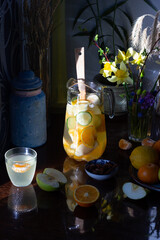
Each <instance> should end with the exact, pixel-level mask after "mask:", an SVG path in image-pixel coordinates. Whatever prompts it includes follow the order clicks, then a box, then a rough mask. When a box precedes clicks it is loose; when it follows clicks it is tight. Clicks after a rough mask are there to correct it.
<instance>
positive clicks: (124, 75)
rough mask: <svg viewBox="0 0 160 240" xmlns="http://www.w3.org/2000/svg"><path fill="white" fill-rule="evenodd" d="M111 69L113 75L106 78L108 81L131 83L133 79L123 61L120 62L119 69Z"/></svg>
mask: <svg viewBox="0 0 160 240" xmlns="http://www.w3.org/2000/svg"><path fill="white" fill-rule="evenodd" d="M112 70H113V72H114V76H112V77H111V78H108V81H110V82H117V85H119V84H122V83H124V82H126V83H128V84H133V79H131V78H130V76H129V72H128V69H127V67H126V65H125V63H124V62H123V61H122V62H121V63H120V69H119V68H114V69H112Z"/></svg>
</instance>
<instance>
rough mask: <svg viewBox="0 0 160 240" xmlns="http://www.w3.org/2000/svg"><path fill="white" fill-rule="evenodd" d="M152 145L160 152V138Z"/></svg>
mask: <svg viewBox="0 0 160 240" xmlns="http://www.w3.org/2000/svg"><path fill="white" fill-rule="evenodd" d="M152 147H153V148H154V149H155V150H157V151H158V152H159V153H160V140H157V141H156V142H155V143H154V144H153V146H152Z"/></svg>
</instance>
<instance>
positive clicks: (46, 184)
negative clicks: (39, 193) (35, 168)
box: [36, 168, 67, 192]
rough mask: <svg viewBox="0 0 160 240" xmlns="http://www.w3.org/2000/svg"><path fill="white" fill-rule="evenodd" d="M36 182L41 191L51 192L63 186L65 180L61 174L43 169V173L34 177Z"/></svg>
mask: <svg viewBox="0 0 160 240" xmlns="http://www.w3.org/2000/svg"><path fill="white" fill-rule="evenodd" d="M36 182H37V184H38V186H39V187H40V188H41V189H42V190H44V191H47V192H53V191H55V190H58V189H59V188H60V187H61V186H62V185H64V184H65V183H66V182H67V179H66V177H65V176H64V174H63V173H62V172H60V171H58V170H56V169H54V168H45V169H44V171H43V173H38V174H37V175H36Z"/></svg>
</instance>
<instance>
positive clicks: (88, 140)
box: [81, 126, 96, 147]
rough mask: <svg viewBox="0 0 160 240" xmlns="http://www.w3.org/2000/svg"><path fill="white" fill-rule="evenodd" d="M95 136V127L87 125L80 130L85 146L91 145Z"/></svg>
mask: <svg viewBox="0 0 160 240" xmlns="http://www.w3.org/2000/svg"><path fill="white" fill-rule="evenodd" d="M95 138H96V130H95V127H93V126H89V127H86V128H84V129H83V130H82V132H81V141H82V143H83V144H84V145H85V146H86V147H93V146H94V143H95Z"/></svg>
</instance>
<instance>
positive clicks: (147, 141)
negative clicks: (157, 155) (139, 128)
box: [141, 138, 155, 147]
mask: <svg viewBox="0 0 160 240" xmlns="http://www.w3.org/2000/svg"><path fill="white" fill-rule="evenodd" d="M154 143H155V141H154V140H153V139H151V138H144V139H143V140H142V142H141V144H142V146H151V147H152V146H153V144H154Z"/></svg>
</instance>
